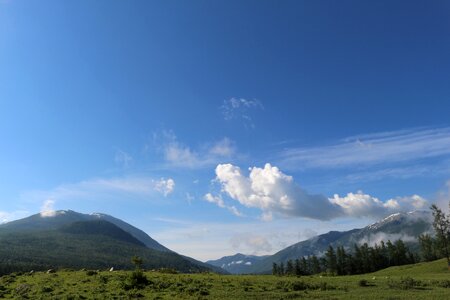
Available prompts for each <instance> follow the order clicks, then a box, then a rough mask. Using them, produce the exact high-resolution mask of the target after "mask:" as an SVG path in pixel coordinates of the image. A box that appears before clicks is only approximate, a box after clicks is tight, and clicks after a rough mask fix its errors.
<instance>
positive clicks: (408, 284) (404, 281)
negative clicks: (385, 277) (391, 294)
mask: <svg viewBox="0 0 450 300" xmlns="http://www.w3.org/2000/svg"><path fill="white" fill-rule="evenodd" d="M388 286H389V288H391V289H401V290H410V289H415V288H418V287H422V286H423V283H422V282H421V281H420V280H415V279H413V278H411V277H402V278H400V280H399V281H394V280H390V281H389V282H388Z"/></svg>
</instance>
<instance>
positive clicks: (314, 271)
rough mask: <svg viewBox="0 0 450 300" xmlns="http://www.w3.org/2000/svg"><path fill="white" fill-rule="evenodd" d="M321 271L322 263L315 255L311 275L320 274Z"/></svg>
mask: <svg viewBox="0 0 450 300" xmlns="http://www.w3.org/2000/svg"><path fill="white" fill-rule="evenodd" d="M321 271H322V270H321V268H320V262H319V260H318V259H317V256H315V255H313V256H311V273H312V274H318V273H320V272H321Z"/></svg>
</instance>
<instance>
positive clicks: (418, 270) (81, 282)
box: [0, 260, 450, 300]
mask: <svg viewBox="0 0 450 300" xmlns="http://www.w3.org/2000/svg"><path fill="white" fill-rule="evenodd" d="M130 274H131V272H127V271H114V272H107V271H102V272H89V271H58V272H56V273H53V274H47V273H43V272H36V273H33V274H21V275H18V274H11V275H7V276H3V277H1V278H0V298H13V299H130V298H142V299H297V298H302V299H410V300H413V299H450V271H448V270H447V268H446V261H444V260H439V261H435V262H431V263H420V264H416V265H407V266H402V267H392V268H388V269H385V270H382V271H378V272H376V273H371V274H365V275H358V276H340V277H330V276H304V277H277V276H271V275H265V276H256V275H245V276H238V275H216V274H164V273H159V272H146V273H145V275H146V276H147V278H148V279H149V283H148V284H147V285H146V286H145V287H143V288H141V289H129V288H127V287H126V284H124V283H126V282H127V279H128V278H129V276H130Z"/></svg>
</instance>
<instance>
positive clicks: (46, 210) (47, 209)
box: [41, 199, 56, 218]
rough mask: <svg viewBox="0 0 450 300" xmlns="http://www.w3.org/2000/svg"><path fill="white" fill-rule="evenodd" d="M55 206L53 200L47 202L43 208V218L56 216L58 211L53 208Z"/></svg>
mask: <svg viewBox="0 0 450 300" xmlns="http://www.w3.org/2000/svg"><path fill="white" fill-rule="evenodd" d="M54 205H55V201H54V200H52V199H47V200H45V202H44V204H43V205H42V207H41V217H43V218H48V217H54V216H56V210H55V209H54V208H53V207H54Z"/></svg>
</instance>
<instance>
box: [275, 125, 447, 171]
mask: <svg viewBox="0 0 450 300" xmlns="http://www.w3.org/2000/svg"><path fill="white" fill-rule="evenodd" d="M448 155H450V127H445V128H437V129H429V128H417V129H408V130H401V131H392V132H383V133H376V134H369V135H359V136H353V137H349V138H346V139H345V140H343V141H341V142H339V143H336V144H332V145H327V146H320V147H310V148H290V149H286V150H284V151H282V152H281V153H280V155H279V159H280V164H281V165H283V166H290V167H297V168H344V167H353V166H371V165H376V164H384V163H400V162H407V161H413V160H419V159H427V158H435V157H442V156H448Z"/></svg>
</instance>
